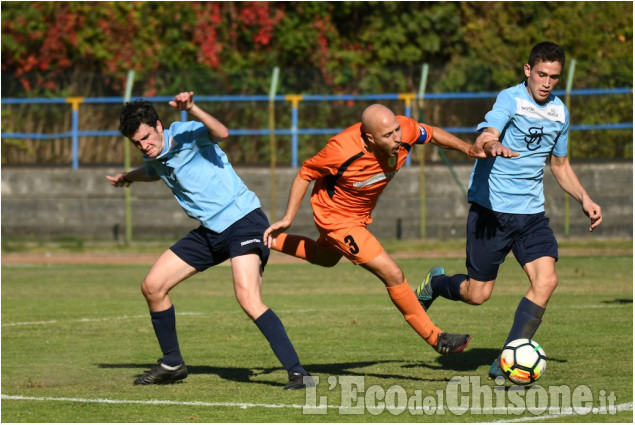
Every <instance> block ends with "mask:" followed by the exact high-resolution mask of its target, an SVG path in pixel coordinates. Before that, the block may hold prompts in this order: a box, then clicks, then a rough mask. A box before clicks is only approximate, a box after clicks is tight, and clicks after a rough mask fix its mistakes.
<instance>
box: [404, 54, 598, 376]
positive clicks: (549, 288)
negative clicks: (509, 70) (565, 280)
mask: <svg viewBox="0 0 635 425" xmlns="http://www.w3.org/2000/svg"><path fill="white" fill-rule="evenodd" d="M564 64H565V54H564V51H563V49H562V48H561V47H560V46H558V45H557V44H555V43H552V42H542V43H539V44H537V45H535V46H534V47H533V48H532V50H531V52H530V54H529V60H528V62H527V64H525V66H524V71H525V77H527V79H526V81H525V82H523V83H521V84H518V85H517V86H514V87H511V88H508V89H505V90H503V91H502V92H500V93H499V95H498V97H497V99H496V102H495V104H494V107H493V108H492V110H491V111H489V112H488V113H487V114H486V115H485V121H484V122H482V123H480V124H479V125H478V128H477V130H478V131H481V132H482V133H481V135H479V137H478V138H477V140H476V142H475V144H477V145H479V144H482V145H483V146H484V147H485V146H487V145H489V146H488V148H489V149H492V150H496V149H500V148H501V145H502V146H504V147H507V148H509V149H511V150H512V151H514V152H517V153H519V156H518V157H515V158H509V159H501V158H499V157H493V158H485V159H477V160H476V163H475V165H474V169H473V170H472V175H471V177H470V183H469V190H468V202H470V203H471V204H472V205H471V207H470V211H469V213H468V218H467V242H466V254H467V259H466V267H467V273H468V274H467V275H465V274H457V275H454V276H448V275H446V274H445V270H444V269H443V267H439V266H437V267H434V268H432V269H431V270H430V272H429V273H428V275H427V276H426V278H425V280H424V281H423V282H422V283H421V285H420V286H419V287H418V288H417V289H416V291H415V293H416V294H417V297H418V298H419V302H420V303H421V304H422V305H423V307H424V308H425V309H426V310H427V309H428V308H429V307H430V305H431V304H432V302H433V301H434V300H435V298H437V297H438V296H439V295H440V296H442V297H444V298H448V299H450V300H453V301H463V302H465V303H468V304H474V305H479V304H482V303H484V302H485V301H487V300H488V299H489V297H490V295H491V294H492V290H493V289H494V283H495V281H496V277H497V275H498V268H499V266H500V264H502V263H503V261H505V257H506V256H507V254H509V252H510V251H512V252H513V253H514V256H515V257H516V260H517V261H518V263H519V264H520V266H521V267H522V268H523V270H525V273H527V276H528V278H529V282H530V288H529V290H528V291H527V293H526V294H525V296H524V297H523V298H522V299H521V301H520V303H519V304H518V307H517V309H516V313H515V316H514V322H513V325H512V328H511V330H510V332H509V335H508V337H507V341H506V342H505V343H507V342H510V341H513V340H515V339H518V338H530V339H531V338H533V336H534V334H535V332H536V330H537V329H538V326H539V325H540V323H541V321H542V316H543V314H544V312H545V308H546V306H547V302H548V301H549V298H550V297H551V294H552V293H553V291H554V290H555V289H556V286H557V285H558V276H557V274H556V261H557V260H558V243H557V241H556V238H555V235H554V232H553V230H552V229H551V227H550V225H549V219H548V218H547V217H546V216H545V208H544V202H545V197H544V193H543V177H544V176H543V170H544V168H545V165H546V164H547V160H548V159H549V160H550V162H549V164H550V168H551V172H552V173H553V175H554V177H555V178H556V180H557V182H558V184H559V185H560V187H562V189H563V190H564V191H565V192H567V193H568V194H569V195H571V196H572V197H573V199H575V200H576V201H578V202H579V203H580V204H581V206H582V211H583V212H584V214H586V215H587V216H588V217H589V219H590V220H591V225H590V227H589V230H590V231H593V229H595V228H596V227H597V226H599V225H600V223H601V222H602V210H601V209H600V206H599V205H598V204H596V203H595V202H593V200H592V199H591V197H590V196H589V195H588V193H587V191H586V190H585V189H584V187H583V186H582V184H581V183H580V180H579V179H578V176H577V175H576V173H575V172H574V170H573V168H572V167H571V164H570V162H569V158H568V156H567V143H568V141H569V112H568V110H567V108H566V106H565V105H564V103H562V101H561V100H560V99H558V98H557V97H556V96H554V95H553V94H552V91H553V90H554V88H555V87H556V84H557V83H558V81H559V80H560V77H561V75H562V71H563V69H564ZM492 135H493V136H495V137H496V138H497V140H491V136H492ZM489 375H490V378H495V377H497V376H502V371H501V369H500V366H499V363H498V357H497V358H496V359H495V360H494V362H493V363H492V366H491V367H490V371H489Z"/></svg>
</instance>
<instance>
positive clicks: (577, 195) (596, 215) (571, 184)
mask: <svg viewBox="0 0 635 425" xmlns="http://www.w3.org/2000/svg"><path fill="white" fill-rule="evenodd" d="M550 166H551V172H552V173H553V176H554V177H555V178H556V181H557V182H558V184H559V185H560V187H561V188H562V190H564V191H565V192H567V193H568V194H569V195H571V196H572V197H573V199H575V200H576V201H578V202H579V203H580V205H582V211H583V212H584V214H585V215H586V216H587V217H589V219H590V220H591V226H590V227H589V232H592V231H593V229H595V228H596V227H598V226H599V225H600V223H602V208H600V206H599V205H598V204H596V203H595V202H593V199H591V197H590V196H589V194H588V193H587V191H586V190H585V189H584V187H583V186H582V183H580V179H579V178H578V175H577V174H576V173H575V171H574V170H573V167H571V163H570V162H569V157H568V156H562V157H559V156H554V155H552V156H551V163H550Z"/></svg>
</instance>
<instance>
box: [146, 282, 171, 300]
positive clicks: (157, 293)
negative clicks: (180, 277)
mask: <svg viewBox="0 0 635 425" xmlns="http://www.w3.org/2000/svg"><path fill="white" fill-rule="evenodd" d="M141 293H142V294H143V296H144V297H145V298H146V299H147V300H152V299H158V298H162V297H163V296H165V294H166V293H167V292H166V291H164V290H163V285H161V284H160V283H158V282H154V281H151V280H147V279H146V280H144V281H143V282H142V283H141Z"/></svg>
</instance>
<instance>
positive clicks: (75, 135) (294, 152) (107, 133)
mask: <svg viewBox="0 0 635 425" xmlns="http://www.w3.org/2000/svg"><path fill="white" fill-rule="evenodd" d="M632 93H633V89H632V88H630V87H624V88H616V89H580V90H572V91H571V92H570V95H571V96H591V95H593V96H597V95H619V94H632ZM554 94H555V95H557V96H564V95H565V92H564V91H554ZM497 95H498V92H481V93H428V94H426V95H425V99H426V100H433V99H437V100H438V99H442V100H448V99H483V98H495V97H496V96H497ZM146 99H147V100H150V101H152V102H168V101H170V100H172V97H171V96H156V97H147V98H146ZM272 99H273V100H274V101H275V102H289V103H290V104H291V128H289V129H274V130H273V133H274V134H275V135H280V136H291V166H292V167H294V168H295V167H297V166H298V136H299V135H322V134H336V133H339V132H340V131H342V130H343V129H342V128H300V126H299V125H298V124H299V123H298V108H299V103H300V102H321V101H331V102H332V101H348V100H352V101H382V100H398V101H399V100H401V101H404V102H405V105H406V107H405V112H404V115H407V116H410V115H411V108H410V103H411V101H412V100H416V99H418V97H417V96H416V94H414V93H387V94H371V95H349V94H341V95H277V96H273V97H270V96H268V95H251V96H243V95H236V96H234V95H224V96H203V95H197V96H196V100H197V101H199V102H269V101H270V100H272ZM123 102H124V98H123V97H92V98H90V97H86V98H82V97H69V98H63V97H60V98H31V99H27V98H4V99H1V100H0V103H1V104H2V105H25V104H70V105H71V107H72V122H71V129H70V131H67V132H62V133H47V134H43V133H23V132H4V131H3V132H2V133H1V134H0V136H1V137H2V139H5V138H6V139H41V140H50V139H60V138H70V139H71V141H72V168H73V169H77V168H78V167H79V158H78V152H79V149H78V147H79V138H80V137H112V136H119V135H120V133H119V132H118V131H116V130H80V129H79V105H80V104H105V103H114V104H122V103H123ZM181 120H182V121H185V120H187V112H185V111H181ZM444 129H445V130H447V131H448V132H450V133H470V132H473V131H475V127H444ZM629 129H630V130H632V129H633V122H624V123H602V124H576V125H572V126H571V130H572V131H589V130H629ZM271 133H272V130H271V129H268V128H266V129H233V130H232V129H230V131H229V134H230V135H237V136H263V135H269V134H271ZM406 165H410V157H408V159H407V162H406Z"/></svg>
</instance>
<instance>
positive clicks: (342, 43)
mask: <svg viewBox="0 0 635 425" xmlns="http://www.w3.org/2000/svg"><path fill="white" fill-rule="evenodd" d="M1 13H2V22H1V29H2V38H1V43H2V73H3V75H2V77H3V78H2V81H3V83H2V95H3V97H39V96H43V97H66V96H84V97H98V96H121V95H123V92H124V84H125V80H126V76H127V72H128V70H131V69H132V70H134V71H135V73H136V81H135V86H134V92H133V94H134V95H136V96H145V97H148V96H158V95H163V96H164V95H172V94H174V93H176V92H178V91H181V90H186V89H187V90H194V91H195V92H196V93H197V94H208V95H219V94H266V93H268V91H269V87H270V84H271V70H272V69H273V68H274V67H276V66H277V67H279V68H280V69H281V75H280V84H279V90H278V93H280V94H296V93H306V94H332V93H350V94H374V93H400V92H410V93H412V92H416V91H418V88H419V84H420V78H421V67H422V65H423V64H424V63H425V64H428V65H429V66H430V75H429V78H428V84H427V87H426V90H427V92H428V93H430V92H459V91H466V92H483V91H492V92H493V91H498V90H500V89H502V88H504V87H507V86H510V85H513V84H517V83H518V82H519V81H522V79H523V78H524V76H523V73H522V65H523V64H524V63H525V62H526V60H527V55H528V53H529V49H530V47H531V46H532V45H533V44H534V43H536V42H538V41H542V40H547V39H548V40H553V41H556V42H558V43H560V44H561V45H562V46H563V47H564V48H565V50H566V52H567V58H568V59H569V60H570V59H573V58H575V59H576V61H577V67H576V71H575V75H574V84H573V88H574V89H579V88H613V87H630V86H632V78H633V53H632V52H633V9H632V3H630V2H590V1H583V2H551V3H545V2H524V1H523V2H476V1H472V2H354V1H343V2H317V1H308V2H284V1H283V2H167V1H161V2H115V1H104V2H4V3H3V4H2V10H1ZM565 73H566V69H565ZM565 83H566V81H564V80H563V81H562V83H561V84H562V85H563V87H560V88H561V89H564V84H565ZM611 102H614V103H611ZM609 103H610V104H609ZM428 105H431V106H429V107H428V109H432V112H426V118H431V117H432V118H434V119H435V120H436V121H434V122H432V123H433V124H437V125H446V121H447V122H448V123H451V124H452V125H457V126H471V125H474V124H476V123H475V122H474V121H475V120H476V119H475V118H474V117H473V116H472V115H474V114H476V115H479V116H481V117H482V115H483V114H484V112H486V110H482V111H481V110H480V109H478V108H467V109H465V108H463V109H461V107H454V106H453V105H450V106H449V107H445V105H444V108H443V111H442V112H439V111H437V109H438V107H437V106H435V105H434V104H430V103H428ZM346 106H351V105H346ZM338 108H339V105H328V106H327V107H326V109H325V110H323V111H320V112H319V113H317V114H314V115H311V120H312V123H311V127H313V128H320V127H322V128H330V127H335V126H333V125H332V124H331V123H330V121H333V118H332V117H331V114H332V111H333V110H335V109H338ZM232 109H233V110H232V111H228V112H227V117H228V118H231V119H232V121H228V122H230V123H231V126H232V127H233V128H266V125H262V123H267V122H268V116H267V108H263V107H253V108H251V109H250V110H249V111H247V112H245V113H243V112H242V109H241V108H240V107H239V108H233V106H232ZM344 109H345V108H344ZM354 110H355V109H352V111H354ZM347 111H349V110H347ZM344 115H345V116H349V115H350V114H348V113H344ZM572 115H573V116H575V117H576V121H575V122H577V123H602V122H629V121H631V120H632V96H624V97H623V98H622V99H619V100H617V101H615V100H612V101H598V102H596V103H595V104H594V105H593V106H590V107H587V105H585V107H584V108H572ZM94 117H95V119H97V118H101V120H102V122H110V117H106V116H97V115H95V116H94ZM355 119H357V118H355ZM42 121H43V120H42V118H41V117H38V116H35V117H29V118H27V119H24V120H22V121H21V122H42ZM466 121H467V122H466ZM61 122H64V120H58V121H55V122H47V128H48V129H49V130H50V132H65V131H68V128H64V129H57V128H56V126H57V125H59V123H61ZM82 124H83V123H82ZM348 124H350V123H349V122H346V123H343V124H338V125H337V127H344V126H346V125H348ZM2 125H3V131H6V129H7V128H8V127H16V125H14V123H11V122H9V121H8V120H4V119H3V123H2ZM82 128H84V127H82ZM107 128H109V129H110V128H114V126H109V127H107ZM285 128H288V126H287V127H285ZM22 131H25V130H22ZM29 131H32V130H29ZM602 135H604V133H602ZM314 139H315V140H316V143H318V141H319V143H318V145H320V144H322V143H323V138H312V139H311V140H314ZM318 139H319V140H318ZM630 139H632V132H621V133H619V134H618V139H617V140H616V141H615V142H611V143H612V144H614V145H615V146H614V147H609V148H608V149H606V146H604V143H605V141H604V140H602V141H601V142H600V141H597V142H594V143H593V144H592V145H589V146H588V147H587V148H584V149H582V150H581V151H580V152H588V153H589V154H590V155H591V156H593V155H594V153H598V152H611V151H613V152H615V155H617V157H622V156H620V155H622V154H623V155H625V157H627V158H630V157H632V155H631V156H629V154H628V152H632V141H629V140H630ZM598 140H599V139H598ZM11 143H15V144H17V145H18V147H20V146H22V147H25V148H28V149H27V150H32V149H35V150H38V151H39V150H40V147H38V146H35V148H34V147H33V146H34V145H37V143H30V142H29V143H26V142H11ZM249 143H250V144H253V145H254V146H253V147H254V148H255V149H257V150H256V151H253V150H252V152H251V153H253V152H259V153H260V154H261V155H260V156H259V157H258V155H256V156H257V157H258V158H257V162H260V163H265V162H267V160H268V158H267V150H268V142H267V140H265V139H263V140H256V141H251V142H249ZM600 143H601V144H603V147H602V149H596V145H597V144H600ZM113 144H115V142H114V141H110V142H109V145H113ZM42 148H44V147H42ZM16 149H17V147H16ZM44 149H45V148H44ZM307 149H309V150H310V151H311V152H315V149H313V146H308V147H307ZM27 150H25V149H21V150H20V152H22V153H24V152H27ZM106 150H107V151H113V150H112V149H106ZM55 151H56V152H60V150H59V149H56V150H55ZM114 152H115V153H117V150H115V151H114ZM9 153H10V152H9ZM237 154H238V155H239V156H240V157H243V156H248V155H247V154H246V153H245V152H238V153H237ZM4 155H5V154H4V151H3V161H6V158H5V156H4ZM66 155H67V154H66V153H64V156H66ZM585 155H586V154H585ZM602 155H604V153H602ZM44 156H46V155H44ZM251 156H253V155H251ZM105 160H107V161H110V159H109V158H108V159H105ZM84 161H86V159H84Z"/></svg>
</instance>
